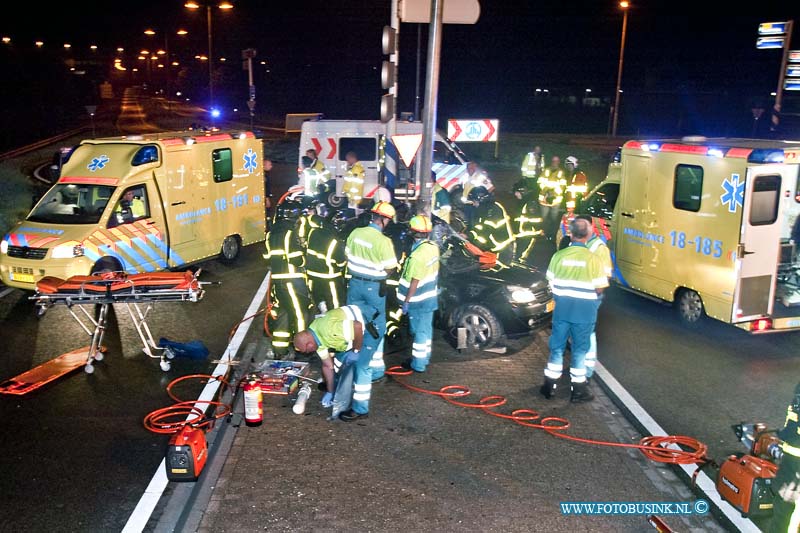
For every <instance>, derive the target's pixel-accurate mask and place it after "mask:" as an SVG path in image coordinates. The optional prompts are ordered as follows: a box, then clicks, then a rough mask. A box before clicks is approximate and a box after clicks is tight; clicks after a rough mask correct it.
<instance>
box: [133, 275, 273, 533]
mask: <svg viewBox="0 0 800 533" xmlns="http://www.w3.org/2000/svg"><path fill="white" fill-rule="evenodd" d="M268 280H269V274H268V275H266V276H264V280H263V281H262V282H261V286H260V287H259V288H258V291H256V294H255V296H254V297H253V300H252V301H251V302H250V307H248V308H247V311H245V313H244V316H245V318H246V320H243V321H242V322H241V323H240V324H239V327H238V328H237V330H236V334H235V335H234V336H233V339H231V342H230V343H229V344H228V347H227V348H226V349H225V353H224V354H223V355H222V357H221V358H220V363H219V364H218V365H217V366H216V367H215V368H214V370H213V372H211V375H212V376H223V375H225V372H226V371H227V369H228V367H229V366H230V364H229V363H230V362H231V361H233V359H234V357H235V356H236V353H237V352H238V351H239V347H240V346H241V345H242V342H243V341H244V338H245V336H246V335H247V332H248V330H249V329H250V325H251V324H252V323H253V318H254V317H253V316H252V315H254V314H255V313H256V312H257V311H258V306H259V305H261V302H262V301H263V300H264V297H265V296H266V294H267V286H268V285H269V281H268ZM247 317H250V318H247ZM219 385H220V382H219V381H209V382H208V383H206V386H205V387H204V388H203V390H202V391H201V392H200V396H199V397H198V398H197V400H196V401H197V402H207V401H211V399H212V398H213V397H214V395H215V394H216V393H217V389H219ZM195 405H196V404H195ZM202 409H203V410H205V408H202ZM193 417H194V415H189V416H188V417H187V419H188V418H193ZM168 482H169V481H168V480H167V467H166V463H165V460H164V459H162V460H161V463H160V464H159V465H158V468H157V469H156V472H155V474H153V477H152V479H151V480H150V483H149V484H148V485H147V488H146V489H145V490H144V493H143V494H142V497H141V498H140V499H139V503H137V504H136V508H135V509H134V510H133V512H132V513H131V515H130V517H128V522H127V523H126V524H125V527H124V528H123V529H122V533H134V532H140V531H143V530H144V528H145V527H146V526H147V522H148V520H150V516H151V515H152V514H153V510H154V509H155V508H156V505H158V501H159V500H160V499H161V495H162V494H164V490H165V489H166V488H167V483H168Z"/></svg>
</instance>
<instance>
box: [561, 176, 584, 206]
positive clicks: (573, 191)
mask: <svg viewBox="0 0 800 533" xmlns="http://www.w3.org/2000/svg"><path fill="white" fill-rule="evenodd" d="M566 192H567V209H575V207H576V206H577V204H578V201H580V199H581V198H583V197H585V196H586V193H587V192H589V179H588V178H587V177H586V174H584V173H583V172H582V171H580V170H577V171H575V174H573V176H572V178H571V179H570V181H569V185H567V190H566Z"/></svg>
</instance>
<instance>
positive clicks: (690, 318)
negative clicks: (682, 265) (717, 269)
mask: <svg viewBox="0 0 800 533" xmlns="http://www.w3.org/2000/svg"><path fill="white" fill-rule="evenodd" d="M675 309H676V310H677V311H678V318H680V320H681V322H683V323H684V324H685V325H687V326H689V327H697V326H698V325H699V324H700V322H701V321H702V319H703V317H704V316H705V314H706V312H705V309H704V307H703V299H702V298H700V295H699V294H697V292H695V291H693V290H691V289H681V290H680V292H679V293H678V297H677V298H676V299H675Z"/></svg>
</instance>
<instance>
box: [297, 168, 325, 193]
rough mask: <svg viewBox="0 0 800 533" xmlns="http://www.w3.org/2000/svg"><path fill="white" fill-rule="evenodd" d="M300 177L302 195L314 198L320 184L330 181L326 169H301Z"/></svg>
mask: <svg viewBox="0 0 800 533" xmlns="http://www.w3.org/2000/svg"><path fill="white" fill-rule="evenodd" d="M323 168H324V167H323ZM302 177H303V194H305V195H306V196H316V195H317V194H318V193H319V185H320V183H325V182H326V181H328V179H330V172H328V170H327V169H325V170H322V171H320V170H317V169H315V168H313V167H309V168H304V169H303V172H302Z"/></svg>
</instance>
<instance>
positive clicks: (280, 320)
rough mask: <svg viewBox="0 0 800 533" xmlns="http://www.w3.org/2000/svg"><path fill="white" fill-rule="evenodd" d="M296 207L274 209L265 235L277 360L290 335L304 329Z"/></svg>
mask: <svg viewBox="0 0 800 533" xmlns="http://www.w3.org/2000/svg"><path fill="white" fill-rule="evenodd" d="M300 209H301V207H300V205H299V204H297V203H295V202H284V203H282V204H281V205H279V206H278V208H277V210H276V214H275V222H274V223H273V225H272V227H271V228H270V230H269V233H268V234H267V242H266V245H267V253H266V254H265V255H264V258H265V259H266V260H267V261H268V262H269V268H270V272H271V274H270V277H271V298H272V309H271V310H270V312H269V317H268V321H269V327H270V331H271V332H272V348H273V350H274V351H275V355H276V357H278V358H279V359H281V358H283V357H286V356H287V355H288V353H289V344H290V342H291V338H292V335H294V334H295V333H297V332H298V331H302V330H304V329H306V325H307V324H308V320H307V318H308V314H309V308H310V306H311V301H310V298H309V296H308V287H307V286H306V273H305V269H304V267H303V263H304V261H303V256H304V252H303V248H302V246H301V244H300V241H299V239H298V238H297V231H296V226H297V219H298V217H299V216H300Z"/></svg>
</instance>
